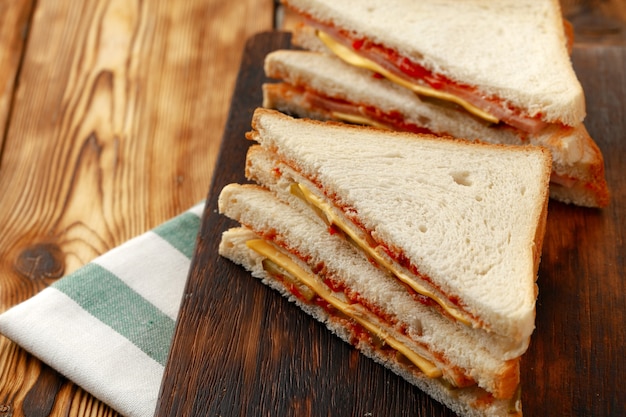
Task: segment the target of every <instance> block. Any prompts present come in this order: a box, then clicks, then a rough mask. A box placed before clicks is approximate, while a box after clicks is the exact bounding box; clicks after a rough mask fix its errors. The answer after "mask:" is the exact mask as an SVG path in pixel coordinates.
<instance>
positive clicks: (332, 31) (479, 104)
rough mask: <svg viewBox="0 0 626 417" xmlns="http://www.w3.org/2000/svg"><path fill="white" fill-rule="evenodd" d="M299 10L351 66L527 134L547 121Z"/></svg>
mask: <svg viewBox="0 0 626 417" xmlns="http://www.w3.org/2000/svg"><path fill="white" fill-rule="evenodd" d="M299 13H300V14H301V16H302V17H303V18H304V19H305V21H306V22H307V24H309V25H310V26H312V27H314V28H315V29H317V34H318V37H319V38H320V40H321V41H322V42H323V43H324V44H325V45H326V46H327V47H328V49H330V50H331V51H332V52H333V53H334V54H336V55H337V56H338V57H339V58H341V59H342V60H344V61H346V62H347V63H349V64H351V65H354V66H357V67H361V68H365V69H368V70H371V71H374V72H376V73H378V74H380V75H382V76H384V77H385V78H388V79H389V80H390V81H392V82H395V83H397V84H399V85H402V86H403V87H406V88H408V89H410V90H412V91H414V92H415V93H417V94H420V95H424V96H429V97H435V98H438V99H442V100H446V101H449V102H452V103H455V104H457V105H459V106H460V107H462V108H463V109H465V110H466V111H468V112H469V113H471V114H473V115H475V116H477V117H480V118H482V119H484V120H485V121H487V122H489V123H493V124H497V123H500V122H502V123H505V124H508V125H510V126H513V127H515V128H517V129H520V130H522V131H525V132H529V133H537V132H539V131H540V130H542V129H543V128H545V127H546V125H547V124H548V123H546V122H544V121H543V120H542V115H541V114H540V113H539V114H536V115H533V116H531V115H529V114H528V113H527V112H525V111H524V110H523V109H520V108H517V107H514V106H512V105H511V104H510V103H507V102H506V101H505V100H503V99H501V98H499V97H494V96H488V95H486V94H484V93H482V92H481V91H479V90H478V89H477V88H476V87H472V86H470V85H465V84H461V83H458V82H455V81H453V80H451V79H450V78H448V77H446V76H444V75H442V74H437V73H434V72H432V71H430V70H429V69H427V68H425V67H424V66H422V65H420V64H418V63H417V62H414V61H413V60H411V59H409V58H408V57H405V56H402V55H400V54H399V53H398V52H397V51H395V50H393V49H391V48H388V47H385V46H384V45H379V44H376V43H374V42H372V41H370V40H369V39H367V38H356V37H354V35H352V34H350V33H349V32H348V31H345V30H342V29H339V28H336V27H335V26H334V25H333V24H332V23H324V22H320V21H317V20H315V19H314V18H313V17H312V16H310V15H306V14H304V13H302V12H299Z"/></svg>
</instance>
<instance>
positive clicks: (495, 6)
mask: <svg viewBox="0 0 626 417" xmlns="http://www.w3.org/2000/svg"><path fill="white" fill-rule="evenodd" d="M284 3H285V4H286V5H288V6H289V7H291V8H293V9H294V10H295V11H297V12H299V13H304V14H306V15H309V16H312V17H313V18H314V19H316V20H318V21H321V22H323V23H330V24H332V25H333V26H334V27H336V28H338V29H343V30H345V31H347V32H348V33H350V34H352V35H353V36H354V37H355V38H357V39H359V38H367V39H370V40H372V41H373V42H375V43H378V44H381V45H383V46H385V47H388V48H391V49H393V50H395V51H397V52H398V53H399V54H400V55H402V56H404V57H407V58H409V59H411V60H412V61H413V62H416V63H418V64H421V65H422V66H424V67H425V68H427V69H429V70H431V71H433V72H435V73H439V74H442V75H444V76H446V77H448V78H449V79H451V80H453V81H456V82H458V83H460V84H465V85H469V86H472V87H476V88H478V89H479V90H480V91H481V92H482V93H483V94H484V95H486V96H491V95H494V96H497V97H500V98H502V99H504V100H506V102H507V103H510V104H512V105H513V106H515V107H518V108H521V109H524V110H525V111H526V112H527V113H528V114H529V115H530V116H535V115H539V114H540V115H541V117H542V119H543V120H545V121H546V122H550V123H563V124H566V125H568V126H575V125H577V124H579V123H581V122H582V121H583V119H584V117H585V101H584V94H583V91H582V87H581V85H580V83H579V82H578V79H577V78H576V74H575V73H574V70H573V68H572V65H571V61H570V57H569V54H568V41H567V37H566V34H565V29H564V24H563V19H562V15H561V9H560V5H559V2H558V0H504V1H497V2H491V1H485V0H470V1H462V2H450V1H448V0H435V1H428V2H419V1H410V0H366V1H360V0H359V1H357V0H344V1H335V0H284Z"/></svg>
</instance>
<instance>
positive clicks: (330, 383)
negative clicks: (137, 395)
mask: <svg viewBox="0 0 626 417" xmlns="http://www.w3.org/2000/svg"><path fill="white" fill-rule="evenodd" d="M289 46H290V38H289V35H288V34H286V33H280V32H268V33H262V34H259V35H257V36H255V37H253V38H251V39H250V40H249V41H248V43H247V45H246V48H245V50H244V51H243V56H242V61H241V69H240V73H239V75H238V81H237V85H236V89H235V92H234V95H233V99H232V107H231V109H230V113H229V119H228V122H227V127H226V129H225V131H224V136H223V142H222V148H221V151H220V152H221V153H220V156H219V160H218V165H217V169H216V171H215V173H214V176H213V181H212V184H211V186H210V189H209V192H208V200H207V201H208V205H207V208H206V210H205V213H204V216H203V222H202V227H201V231H200V233H199V236H198V244H197V248H196V253H195V256H194V258H193V260H192V267H191V270H190V273H189V279H188V282H187V288H186V290H185V294H184V299H183V302H182V306H181V311H180V315H179V318H178V323H177V328H176V332H175V337H174V342H173V346H172V350H171V353H170V358H169V361H168V364H167V367H166V370H165V375H164V379H163V384H162V387H161V397H160V400H159V404H158V407H157V412H156V415H157V416H244V415H245V416H269V415H272V416H279V415H280V416H291V415H294V416H309V415H310V416H329V415H332V416H402V415H406V416H453V415H454V414H453V413H451V412H450V411H449V410H447V409H446V408H444V407H443V406H441V405H439V404H438V403H436V402H435V401H433V400H431V399H429V398H428V397H427V396H426V395H424V394H423V393H422V392H420V391H419V390H418V389H416V388H414V387H412V386H411V385H409V384H408V383H406V382H405V381H404V380H402V379H401V378H399V377H397V376H396V375H394V374H393V373H391V372H389V371H387V370H386V369H384V368H383V367H381V366H379V365H377V364H375V363H374V362H372V361H371V360H369V359H367V358H365V357H363V356H361V355H359V354H358V353H357V352H356V351H355V350H354V349H353V348H351V347H350V346H348V345H347V344H344V343H343V342H341V341H340V340H339V339H337V338H336V337H334V336H333V335H332V334H331V333H330V332H329V331H327V330H326V329H325V327H323V326H322V325H320V324H318V323H317V322H315V321H314V320H313V319H311V318H309V316H307V315H306V314H304V313H303V312H301V311H300V310H299V309H298V308H297V307H295V306H294V305H293V304H291V303H289V302H287V301H286V300H285V299H283V298H282V297H280V296H279V295H278V294H277V293H275V292H273V291H272V290H270V289H269V288H267V287H265V286H263V285H262V284H261V283H260V282H259V281H258V280H256V279H254V278H252V277H251V276H250V275H249V274H248V273H247V272H245V271H244V270H243V269H241V268H239V267H237V266H235V265H233V264H231V263H230V262H229V261H227V260H225V259H222V258H220V257H219V256H218V255H217V246H218V243H219V238H220V235H221V232H222V231H223V230H225V229H226V228H227V227H229V226H231V225H233V223H232V222H231V221H229V220H227V219H225V218H223V217H222V216H220V215H218V214H217V211H216V201H217V196H218V194H219V191H220V190H221V188H222V187H223V186H224V185H225V184H227V183H230V182H243V181H245V179H244V173H243V170H244V160H245V152H246V149H247V148H248V146H249V144H250V143H249V141H247V140H246V139H244V134H245V132H246V131H248V130H249V129H250V120H251V116H252V112H253V110H254V108H255V107H257V106H259V105H260V103H261V83H262V82H264V80H265V78H264V76H263V70H262V64H263V58H264V57H265V55H266V54H267V53H268V52H269V51H271V50H274V49H279V48H286V47H289ZM573 62H574V67H575V69H576V71H577V73H578V76H579V78H580V79H581V82H582V83H583V87H584V89H585V92H586V97H587V107H588V116H587V120H586V125H587V127H588V129H589V131H590V133H591V134H592V136H593V137H594V138H595V139H596V141H597V142H598V144H599V146H600V147H601V149H602V151H603V152H604V155H605V163H606V170H607V178H608V181H609V186H610V187H611V189H612V201H611V205H610V206H609V207H608V208H606V209H603V210H595V209H586V208H581V207H575V206H569V205H565V204H560V203H557V202H552V201H551V202H550V205H549V214H548V227H547V232H546V236H545V243H544V251H543V258H542V262H541V267H540V271H539V280H538V285H539V299H538V302H537V320H536V323H537V328H536V331H535V333H534V334H533V339H532V342H531V345H530V348H529V350H528V352H527V353H526V355H525V356H524V358H523V362H522V383H523V403H524V413H525V415H527V416H551V417H553V416H623V415H626V389H625V388H624V386H623V381H624V379H625V377H626V338H625V333H626V331H625V323H626V320H625V319H626V317H625V312H626V284H625V282H626V281H625V278H624V272H625V270H626V268H625V261H624V253H625V246H624V231H625V227H624V223H625V221H624V218H623V214H624V211H623V210H624V207H625V206H626V180H625V179H624V173H625V172H626V162H625V159H626V138H625V137H624V136H625V133H626V110H625V109H626V48H623V47H617V46H616V47H601V46H594V45H577V46H576V47H575V49H574V52H573Z"/></svg>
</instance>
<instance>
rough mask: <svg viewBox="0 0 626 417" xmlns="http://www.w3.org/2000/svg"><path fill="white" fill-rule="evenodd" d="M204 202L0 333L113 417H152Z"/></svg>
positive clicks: (69, 280) (8, 316) (15, 316)
mask: <svg viewBox="0 0 626 417" xmlns="http://www.w3.org/2000/svg"><path fill="white" fill-rule="evenodd" d="M203 209H204V203H202V204H198V205H196V206H194V207H193V208H191V209H190V210H188V211H187V212H185V213H183V214H180V215H179V216H177V217H175V218H173V219H171V220H169V221H168V222H166V223H164V224H162V225H161V226H159V227H157V228H155V229H153V230H151V231H149V232H147V233H145V234H143V235H141V236H138V237H136V238H134V239H132V240H130V241H128V242H126V243H124V244H123V245H121V246H119V247H117V248H115V249H113V250H111V251H109V252H107V253H105V254H103V255H102V256H100V257H98V258H97V259H95V260H93V261H92V262H91V263H89V264H87V265H85V266H84V267H82V268H81V269H79V270H77V271H76V272H74V273H72V274H70V275H68V276H66V277H64V278H62V279H60V280H58V281H57V282H55V283H54V284H53V285H52V286H50V287H48V288H46V289H44V290H43V291H41V292H40V293H38V294H37V295H35V296H34V297H32V298H30V299H28V300H26V301H24V302H23V303H21V304H18V305H16V306H15V307H13V308H11V309H10V310H8V311H6V312H4V313H3V314H1V315H0V332H1V333H3V334H4V335H5V336H7V337H8V338H10V339H11V340H13V341H14V342H16V343H17V344H19V345H20V346H22V347H23V348H24V349H26V350H27V351H29V352H31V353H32V354H33V355H35V356H36V357H38V358H39V359H41V360H42V361H43V362H45V363H46V364H48V365H49V366H51V367H52V368H54V369H56V370H57V371H58V372H59V373H61V374H63V375H64V376H65V377H67V378H68V379H70V380H71V381H73V382H74V383H76V384H77V385H79V386H81V387H82V388H83V389H84V390H85V391H87V392H89V393H90V394H92V395H93V396H94V397H96V398H98V399H100V400H101V401H103V402H104V403H106V404H108V405H109V406H110V407H112V408H113V409H115V410H116V411H118V412H119V413H121V414H123V415H125V416H129V417H135V416H137V417H139V416H152V415H154V411H155V409H156V403H157V397H158V394H159V389H160V385H161V378H162V376H163V372H164V369H165V363H166V360H167V357H168V353H169V350H170V345H171V341H172V337H173V334H174V326H175V322H176V317H177V315H178V309H179V307H180V302H181V297H182V295H183V291H184V287H185V283H186V280H187V273H188V271H189V266H190V263H191V257H192V254H193V251H194V246H195V243H196V236H197V234H198V230H199V228H200V218H201V215H202V211H203Z"/></svg>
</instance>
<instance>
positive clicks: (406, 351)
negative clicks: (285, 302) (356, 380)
mask: <svg viewBox="0 0 626 417" xmlns="http://www.w3.org/2000/svg"><path fill="white" fill-rule="evenodd" d="M246 245H247V246H248V247H249V248H250V249H252V250H254V251H255V252H257V253H258V254H260V255H262V256H264V257H266V258H267V259H269V260H270V261H271V264H270V265H269V266H268V265H264V268H265V270H266V272H268V273H271V272H270V271H274V272H275V273H276V272H278V273H280V272H283V271H284V272H286V273H288V274H289V277H290V279H291V280H293V282H294V283H295V284H296V285H299V291H300V292H301V293H304V294H305V295H306V296H305V297H306V299H308V300H309V301H311V300H312V299H313V297H315V296H317V297H320V298H321V300H322V301H323V302H324V303H327V304H328V305H329V306H330V307H332V308H334V309H336V310H337V311H338V312H340V313H341V314H343V315H345V316H346V317H348V318H349V319H351V320H353V321H354V322H356V323H357V324H358V325H359V326H361V327H362V328H363V329H364V330H365V331H366V332H367V333H369V334H370V335H371V336H373V337H375V338H376V339H379V340H380V343H381V344H384V345H388V346H389V347H390V348H391V349H393V350H395V351H396V352H397V353H399V354H401V355H402V356H403V357H404V358H406V359H407V360H408V361H410V362H411V363H412V364H413V365H415V366H417V368H419V370H420V371H421V372H422V373H424V375H426V376H428V377H429V378H439V377H441V376H442V375H443V373H442V371H441V370H439V369H438V368H437V367H436V366H435V365H434V364H433V363H432V362H431V361H429V360H427V359H426V358H424V357H423V356H421V355H419V354H417V353H415V352H414V351H413V350H411V349H410V348H409V347H408V346H407V345H406V344H404V343H403V342H401V341H400V340H399V339H398V338H397V337H394V336H392V335H390V334H389V333H388V332H387V331H385V330H384V329H383V328H382V327H381V326H380V325H378V324H377V323H376V321H377V319H376V318H375V317H372V316H373V315H372V314H371V313H369V312H368V311H367V310H365V309H364V308H359V307H360V306H359V305H358V304H350V303H347V302H345V301H343V300H341V299H340V298H339V297H337V296H336V295H335V294H333V291H332V290H331V289H330V288H328V287H327V286H326V285H324V284H322V283H321V282H319V281H318V280H317V279H316V278H315V277H314V276H313V275H311V274H310V273H308V272H306V271H305V270H304V269H302V268H300V266H298V265H297V264H296V263H295V262H293V261H292V260H291V258H289V256H287V255H286V254H284V253H283V252H282V251H280V250H279V249H277V248H276V247H275V246H273V245H272V244H270V243H268V242H267V241H265V240H263V239H255V240H249V241H247V242H246ZM276 267H278V268H279V269H276ZM283 275H284V274H283ZM303 286H304V289H303ZM307 293H308V294H307Z"/></svg>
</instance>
